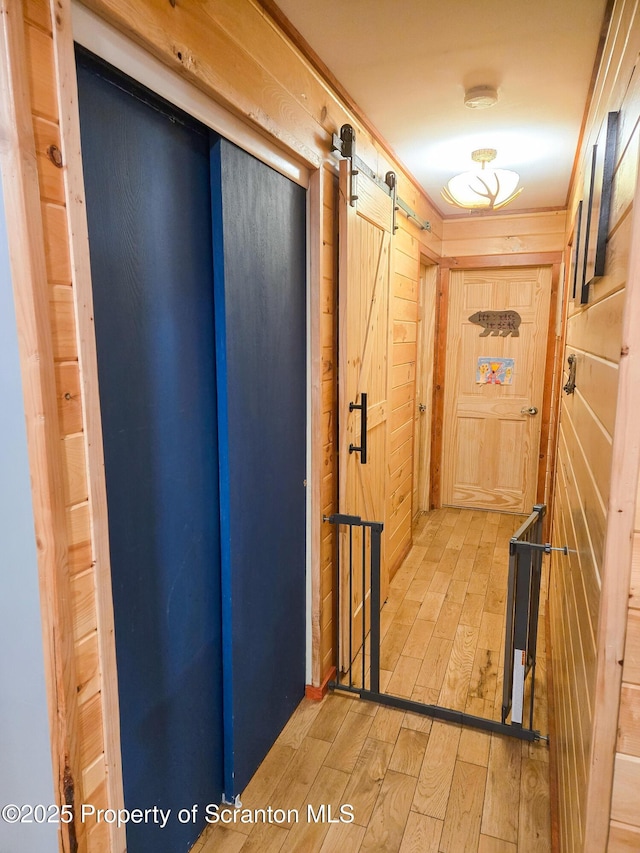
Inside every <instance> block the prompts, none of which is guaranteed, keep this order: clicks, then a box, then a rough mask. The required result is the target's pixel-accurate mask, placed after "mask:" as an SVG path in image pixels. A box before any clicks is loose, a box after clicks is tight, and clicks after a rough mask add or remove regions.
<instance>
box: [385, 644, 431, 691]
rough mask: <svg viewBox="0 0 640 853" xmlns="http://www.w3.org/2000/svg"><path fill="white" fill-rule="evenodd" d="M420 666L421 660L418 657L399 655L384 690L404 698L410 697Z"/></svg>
mask: <svg viewBox="0 0 640 853" xmlns="http://www.w3.org/2000/svg"><path fill="white" fill-rule="evenodd" d="M421 667H422V661H420V660H418V658H409V657H405V656H404V655H401V656H400V659H399V660H398V663H397V664H396V668H395V669H394V671H393V676H392V677H391V679H390V680H389V683H388V684H387V687H386V692H387V693H391V694H392V695H393V696H404V697H405V698H406V699H410V698H411V694H412V693H413V688H414V686H415V683H416V679H417V677H418V673H419V672H420V668H421Z"/></svg>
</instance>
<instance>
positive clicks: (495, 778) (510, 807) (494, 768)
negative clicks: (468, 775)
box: [482, 735, 521, 844]
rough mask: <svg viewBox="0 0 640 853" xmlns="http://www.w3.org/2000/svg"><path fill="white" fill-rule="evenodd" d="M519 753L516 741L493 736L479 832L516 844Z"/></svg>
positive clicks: (518, 745) (518, 800)
mask: <svg viewBox="0 0 640 853" xmlns="http://www.w3.org/2000/svg"><path fill="white" fill-rule="evenodd" d="M520 769H521V750H520V743H518V741H517V740H515V739H511V738H508V737H504V736H503V735H492V737H491V748H490V750H489V768H488V773H487V790H486V794H485V799H484V809H483V813H482V833H483V835H492V836H494V837H495V838H501V839H502V840H503V841H510V842H511V843H513V844H517V842H518V809H519V805H520Z"/></svg>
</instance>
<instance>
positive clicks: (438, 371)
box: [430, 252, 563, 509]
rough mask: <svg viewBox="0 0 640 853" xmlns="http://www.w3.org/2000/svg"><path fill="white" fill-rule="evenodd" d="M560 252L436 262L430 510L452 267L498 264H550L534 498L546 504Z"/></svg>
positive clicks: (436, 499) (437, 480) (551, 463)
mask: <svg viewBox="0 0 640 853" xmlns="http://www.w3.org/2000/svg"><path fill="white" fill-rule="evenodd" d="M562 259H563V255H562V252H535V253H533V252H532V253H527V254H521V255H469V257H462V258H460V257H456V258H453V257H447V258H442V259H441V261H440V286H439V287H438V293H437V305H436V335H435V338H436V340H435V354H436V355H435V368H434V370H435V374H434V380H433V392H434V393H433V422H432V426H431V501H430V509H438V508H439V507H441V506H442V450H443V435H442V422H443V417H444V394H445V370H446V353H447V319H448V306H449V278H450V273H451V270H452V269H456V270H479V269H491V268H494V267H495V268H498V267H551V294H550V302H549V322H548V329H547V348H546V355H545V371H544V394H543V400H542V407H541V412H540V413H541V416H542V425H541V430H540V449H539V457H538V475H537V485H536V502H537V503H544V502H545V498H546V497H548V492H549V488H550V485H551V475H552V473H553V471H554V469H555V457H556V448H555V441H554V440H552V441H551V442H550V441H549V439H550V437H551V438H552V439H553V436H554V435H555V423H552V412H553V410H554V407H553V405H552V403H553V398H554V391H555V393H557V388H556V389H554V382H557V381H558V377H557V375H556V371H555V369H554V368H555V365H556V352H557V347H558V344H559V340H560V338H561V335H560V337H558V336H557V331H558V330H557V316H556V315H557V303H558V289H559V283H560V273H561V263H562Z"/></svg>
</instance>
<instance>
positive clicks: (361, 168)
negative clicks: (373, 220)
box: [331, 124, 431, 232]
mask: <svg viewBox="0 0 640 853" xmlns="http://www.w3.org/2000/svg"><path fill="white" fill-rule="evenodd" d="M331 150H332V151H337V152H338V154H339V155H340V156H341V157H344V158H345V159H346V160H350V161H351V186H350V188H349V196H350V198H349V204H351V205H352V206H353V205H355V203H356V201H357V200H358V195H357V183H356V181H357V176H358V175H359V174H360V172H362V173H363V174H365V175H366V176H367V177H368V178H370V179H371V180H372V181H373V182H374V183H375V184H377V185H378V186H379V187H380V189H382V190H384V191H385V192H386V193H387V194H388V195H390V196H391V198H392V199H393V210H394V223H393V230H394V232H395V231H396V230H397V226H396V224H395V212H396V211H397V210H400V211H402V213H404V214H405V216H406V217H407V219H411V220H413V222H415V223H416V225H417V226H418V228H420V229H422V231H431V223H430V222H428V221H427V220H426V219H421V218H420V217H419V216H418V214H417V213H416V212H415V211H414V210H412V209H411V208H410V207H409V205H408V204H407V203H406V202H405V201H403V200H402V199H401V198H400V196H398V195H397V192H396V175H395V172H387V174H386V175H385V177H384V178H380V177H378V175H376V173H375V172H374V171H373V169H370V168H369V167H368V166H367V164H366V163H365V162H364V161H363V160H361V159H360V157H358V155H357V154H356V132H355V130H354V129H353V127H352V125H350V124H343V125H342V127H341V128H340V134H339V135H338V134H337V133H334V134H333V137H332V145H331Z"/></svg>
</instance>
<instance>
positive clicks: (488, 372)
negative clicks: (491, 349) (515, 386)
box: [476, 356, 515, 385]
mask: <svg viewBox="0 0 640 853" xmlns="http://www.w3.org/2000/svg"><path fill="white" fill-rule="evenodd" d="M514 365H515V359H513V358H490V357H487V356H480V357H479V358H478V366H477V368H476V384H478V385H511V383H512V381H513V369H514Z"/></svg>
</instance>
